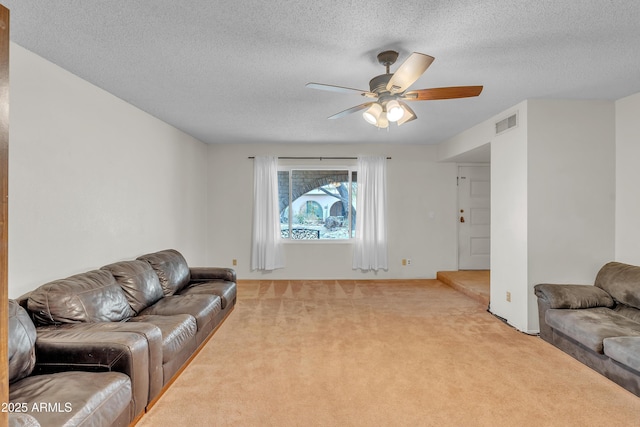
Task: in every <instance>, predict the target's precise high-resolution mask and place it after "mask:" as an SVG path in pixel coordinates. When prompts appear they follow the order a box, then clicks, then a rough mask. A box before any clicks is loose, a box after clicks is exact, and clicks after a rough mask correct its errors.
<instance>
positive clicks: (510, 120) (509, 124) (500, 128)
mask: <svg viewBox="0 0 640 427" xmlns="http://www.w3.org/2000/svg"><path fill="white" fill-rule="evenodd" d="M516 126H518V112H515V113H513V114H512V115H510V116H509V117H507V118H506V119H503V120H500V121H499V122H496V135H500V134H501V133H502V132H506V131H508V130H509V129H513V128H514V127H516Z"/></svg>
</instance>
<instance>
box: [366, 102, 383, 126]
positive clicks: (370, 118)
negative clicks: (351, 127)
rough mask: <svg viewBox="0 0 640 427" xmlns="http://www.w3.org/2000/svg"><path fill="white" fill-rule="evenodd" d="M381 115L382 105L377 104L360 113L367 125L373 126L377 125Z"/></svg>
mask: <svg viewBox="0 0 640 427" xmlns="http://www.w3.org/2000/svg"><path fill="white" fill-rule="evenodd" d="M381 115H382V105H380V104H378V103H375V104H373V105H372V106H371V107H369V109H368V110H367V111H365V112H364V113H362V117H364V119H365V120H366V121H367V123H370V124H372V125H374V126H377V125H378V120H379V119H380V116H381Z"/></svg>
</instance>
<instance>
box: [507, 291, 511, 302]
mask: <svg viewBox="0 0 640 427" xmlns="http://www.w3.org/2000/svg"><path fill="white" fill-rule="evenodd" d="M507 302H511V292H509V291H507Z"/></svg>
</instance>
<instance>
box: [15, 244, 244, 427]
mask: <svg viewBox="0 0 640 427" xmlns="http://www.w3.org/2000/svg"><path fill="white" fill-rule="evenodd" d="M235 282H236V275H235V271H234V270H232V269H227V268H213V267H207V268H202V267H200V268H190V267H189V266H188V265H187V262H186V260H185V259H184V257H183V256H182V255H181V254H180V253H179V252H178V251H176V250H173V249H167V250H164V251H160V252H155V253H151V254H147V255H143V256H140V257H138V258H137V259H135V260H129V261H121V262H116V263H113V264H109V265H105V266H104V267H102V268H100V269H98V270H92V271H88V272H85V273H81V274H76V275H74V276H71V277H68V278H65V279H59V280H55V281H52V282H49V283H47V284H44V285H42V286H40V287H39V288H37V289H35V290H34V291H32V292H30V293H29V294H27V295H25V296H23V297H21V301H20V304H21V305H23V306H26V307H27V309H28V312H29V314H30V315H31V317H32V319H33V320H34V323H35V324H36V326H37V331H38V341H37V345H36V348H37V351H40V347H41V344H42V352H43V357H42V359H43V363H42V367H41V370H42V371H43V372H44V371H47V370H52V369H54V367H55V365H56V364H57V363H58V362H59V361H60V360H64V359H65V358H72V359H73V360H76V361H77V362H76V363H78V365H79V366H83V367H86V366H87V365H91V366H94V367H95V369H96V370H100V369H101V367H102V366H104V364H105V362H109V360H110V357H111V355H110V354H109V352H110V351H111V350H109V348H108V347H107V348H105V351H100V350H99V349H96V348H90V347H85V344H84V343H82V344H77V345H76V343H75V342H74V341H73V339H69V337H73V336H81V337H83V338H84V339H89V338H90V337H96V340H95V341H96V342H97V343H98V345H99V343H100V342H102V341H103V340H105V339H108V338H109V337H111V336H117V337H119V338H120V339H122V337H123V336H125V337H130V338H131V339H132V340H133V341H135V343H131V346H132V349H131V350H130V352H129V354H128V357H126V358H124V359H123V360H122V361H121V363H122V364H124V366H118V367H115V368H117V369H116V370H119V371H120V372H124V373H126V374H127V375H128V376H129V378H130V379H131V387H132V408H133V410H132V417H131V420H130V421H134V420H136V419H138V418H139V417H141V416H142V414H143V413H144V411H145V410H147V409H148V408H149V407H150V406H151V405H152V404H153V403H154V402H155V401H156V400H157V399H158V398H159V397H160V395H161V393H162V391H163V390H164V389H165V388H166V387H167V386H168V385H169V384H170V382H171V380H172V378H174V377H175V376H176V375H177V374H178V373H179V372H180V370H181V369H182V368H183V367H184V366H186V364H187V363H188V362H189V361H190V360H191V358H193V357H194V356H195V354H196V352H197V351H198V350H199V349H200V348H201V346H203V345H204V344H205V343H206V342H207V340H208V339H209V338H210V337H211V336H212V334H213V332H214V331H215V330H216V329H217V328H218V327H219V326H220V324H221V323H222V322H223V321H224V319H225V318H226V317H227V316H228V315H229V313H230V312H231V311H232V310H233V308H234V306H235V303H236V283H235ZM133 338H135V340H134V339H133ZM65 340H66V341H65ZM136 340H137V341H136ZM60 341H65V342H66V345H64V346H60V345H59V343H60ZM52 343H53V344H52ZM54 345H56V347H55V349H54V350H52V349H50V348H49V347H53V346H54ZM103 359H104V360H103ZM113 363H115V362H113ZM115 368H114V369H115Z"/></svg>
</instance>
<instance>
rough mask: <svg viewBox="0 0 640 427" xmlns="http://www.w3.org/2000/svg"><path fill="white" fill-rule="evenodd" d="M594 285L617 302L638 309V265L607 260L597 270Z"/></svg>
mask: <svg viewBox="0 0 640 427" xmlns="http://www.w3.org/2000/svg"><path fill="white" fill-rule="evenodd" d="M595 285H596V286H597V287H599V288H602V289H604V290H605V291H607V292H608V293H609V295H611V296H612V297H613V299H614V300H616V301H617V302H621V303H623V304H627V305H630V306H631V307H635V308H638V309H640V267H638V266H635V265H629V264H623V263H621V262H609V263H607V264H605V265H604V266H603V267H602V268H601V269H600V271H599V272H598V275H597V276H596V280H595Z"/></svg>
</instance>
